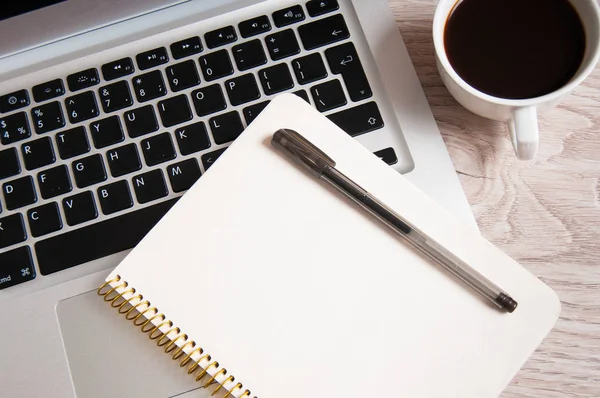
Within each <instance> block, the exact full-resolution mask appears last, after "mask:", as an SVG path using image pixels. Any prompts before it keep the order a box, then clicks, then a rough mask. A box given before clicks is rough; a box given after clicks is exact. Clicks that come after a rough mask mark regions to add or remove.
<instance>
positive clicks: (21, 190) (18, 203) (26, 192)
mask: <svg viewBox="0 0 600 398" xmlns="http://www.w3.org/2000/svg"><path fill="white" fill-rule="evenodd" d="M2 192H3V193H4V203H5V204H6V209H7V210H14V209H18V208H19V207H23V206H27V205H30V204H32V203H35V202H36V201H37V195H36V193H35V187H34V186H33V178H31V177H30V176H26V177H22V178H19V179H17V180H12V181H8V182H5V183H4V184H2Z"/></svg>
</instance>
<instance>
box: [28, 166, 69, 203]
mask: <svg viewBox="0 0 600 398" xmlns="http://www.w3.org/2000/svg"><path fill="white" fill-rule="evenodd" d="M37 180H38V186H39V187H40V193H41V194H42V198H44V199H50V198H53V197H55V196H59V195H62V194H65V193H67V192H71V191H72V190H73V187H72V185H71V177H69V169H68V168H67V166H66V165H60V166H57V167H54V168H52V169H48V170H45V171H41V172H39V173H38V175H37Z"/></svg>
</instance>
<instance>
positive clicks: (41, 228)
mask: <svg viewBox="0 0 600 398" xmlns="http://www.w3.org/2000/svg"><path fill="white" fill-rule="evenodd" d="M27 219H28V220H29V229H30V230H31V235H33V236H34V237H35V238H37V237H38V236H42V235H48V234H49V233H52V232H56V231H58V230H60V229H61V228H62V226H63V224H62V220H61V219H60V213H59V210H58V204H56V202H52V203H48V204H46V205H43V206H40V207H35V208H33V209H30V210H29V211H28V212H27Z"/></svg>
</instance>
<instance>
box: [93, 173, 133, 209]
mask: <svg viewBox="0 0 600 398" xmlns="http://www.w3.org/2000/svg"><path fill="white" fill-rule="evenodd" d="M98 200H99V201H100V207H101V208H102V213H104V214H106V215H109V214H113V213H116V212H119V211H122V210H125V209H128V208H130V207H132V206H133V199H132V198H131V192H130V191H129V186H128V185H127V181H117V182H115V183H112V184H109V185H104V186H102V187H100V188H98Z"/></svg>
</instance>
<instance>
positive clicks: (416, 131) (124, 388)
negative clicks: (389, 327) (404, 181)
mask: <svg viewBox="0 0 600 398" xmlns="http://www.w3.org/2000/svg"><path fill="white" fill-rule="evenodd" d="M9 4H10V5H4V6H3V7H2V8H1V9H0V37H2V40H1V41H0V189H1V193H0V319H2V324H3V327H2V331H1V332H0V336H1V340H0V341H1V344H2V355H1V356H0V367H1V368H2V372H0V385H1V386H2V395H3V396H6V397H11V398H14V397H41V396H43V397H60V398H65V397H103V396H111V397H115V396H134V397H135V396H146V397H151V396H157V397H166V396H186V397H187V396H190V397H191V396H199V397H200V396H205V395H203V394H205V392H204V391H201V390H197V389H195V387H194V384H193V383H192V382H190V384H186V383H188V382H187V381H183V380H180V379H179V374H180V373H185V372H181V370H180V369H179V368H178V367H176V366H172V367H169V369H166V368H160V367H159V366H162V365H163V364H164V362H165V361H164V360H159V361H156V362H157V363H156V364H155V363H154V362H155V361H153V359H152V358H153V355H159V354H158V353H157V351H160V350H157V349H156V347H152V346H151V344H149V343H147V342H146V341H141V342H139V343H140V345H137V344H138V340H139V339H138V336H137V334H134V333H131V330H130V328H126V329H127V330H125V329H123V330H120V329H119V328H121V325H122V324H123V322H122V321H121V320H118V319H116V318H115V315H114V314H113V313H112V312H110V313H105V312H104V307H105V304H104V303H100V302H101V301H102V300H98V298H97V297H96V296H94V294H95V293H94V289H95V288H96V287H97V286H98V285H99V284H100V283H101V281H102V280H103V279H104V277H105V276H106V275H107V274H108V273H109V272H110V270H111V269H112V268H114V267H115V266H116V265H117V264H118V263H119V261H120V260H122V259H123V258H124V256H125V255H126V254H127V252H128V250H130V249H131V248H132V247H134V246H135V245H136V244H137V242H139V241H140V240H141V239H142V238H143V236H144V235H145V234H146V233H147V232H148V231H149V230H150V229H151V228H152V226H153V225H155V223H156V222H157V221H158V220H159V219H160V218H161V217H162V216H163V215H164V214H165V213H166V212H167V211H168V210H169V209H170V208H171V206H173V205H174V203H175V202H176V201H177V199H178V198H179V197H181V196H182V195H184V194H185V192H186V190H187V189H188V188H189V187H190V186H191V185H192V184H193V183H194V182H195V181H196V180H197V179H198V178H201V176H202V174H204V173H205V172H206V171H207V170H208V169H209V168H210V166H211V165H212V164H213V163H214V162H215V161H217V159H218V157H219V156H220V155H221V154H222V153H223V152H224V151H225V150H226V149H227V147H228V146H229V144H231V142H232V141H233V140H235V138H236V137H238V136H239V135H240V134H243V131H244V129H245V128H246V127H247V126H248V125H249V124H250V123H252V121H253V120H254V118H256V116H257V115H258V114H259V113H260V111H261V110H262V109H264V107H265V106H267V105H268V103H269V101H270V100H271V99H272V98H274V97H275V96H277V95H279V94H281V93H288V92H291V93H295V94H296V95H298V96H300V97H301V98H303V99H304V100H306V101H307V102H308V103H310V104H311V105H312V106H314V107H316V108H317V109H318V110H319V111H321V112H322V113H323V114H324V115H325V116H327V117H328V118H330V119H331V120H332V121H333V122H334V123H336V124H338V125H339V126H340V127H341V128H342V129H343V130H345V131H346V132H347V133H348V134H350V135H351V136H353V137H355V139H356V140H357V141H358V142H360V143H361V144H362V145H364V146H365V147H366V148H367V149H368V150H369V151H371V152H373V153H374V154H375V155H376V156H378V157H380V158H381V160H382V161H384V162H386V163H387V164H388V165H389V167H392V168H394V169H395V170H397V171H398V172H399V173H402V174H404V175H405V176H406V177H407V178H408V179H409V180H410V181H411V182H412V183H414V184H415V185H416V186H417V187H419V188H420V189H421V190H423V191H424V192H425V193H427V194H428V195H430V196H431V197H433V198H434V199H435V200H437V201H438V202H439V203H440V204H442V205H443V206H444V207H446V208H447V209H449V210H450V211H452V212H453V213H454V214H456V215H457V216H458V217H460V218H462V219H464V220H466V221H467V222H468V223H470V224H471V225H473V226H474V227H476V225H475V222H474V219H473V215H472V213H471V211H470V209H469V205H468V203H467V201H466V198H465V195H464V193H463V191H462V189H461V186H460V182H459V180H458V178H457V176H456V173H455V172H454V168H453V165H452V163H451V161H450V158H449V156H448V153H447V151H446V148H445V146H444V143H443V141H442V138H441V136H440V133H439V130H438V129H437V127H436V124H435V121H434V119H433V117H432V114H431V111H430V109H429V106H428V104H427V101H426V99H425V96H424V94H423V91H422V89H421V87H420V84H419V81H418V78H417V75H416V73H415V71H414V69H413V66H412V64H411V61H410V58H409V56H408V53H407V51H406V48H405V46H404V44H403V42H402V39H401V37H400V35H399V33H398V31H397V28H396V26H395V21H394V19H393V17H392V15H391V13H390V10H389V8H388V5H387V2H386V1H385V0H300V1H298V0H296V1H293V0H188V1H185V0H127V1H125V0H37V1H29V2H9ZM282 127H285V126H282ZM247 167H252V164H248V165H247ZM399 194H400V195H401V193H399ZM201 227H202V226H199V228H201ZM173 233H174V234H176V233H177V231H173ZM199 255H201V253H199ZM106 311H108V310H106ZM100 321H101V322H100ZM115 333H116V334H115ZM119 333H121V334H119ZM107 336H113V337H112V338H110V337H107ZM114 336H121V337H120V338H115V337H114ZM115 355H120V356H122V357H128V356H130V357H131V358H132V359H131V361H133V362H129V361H122V362H119V364H116V363H115V362H118V361H114V356H115ZM136 358H137V359H136ZM171 368H173V369H171ZM174 368H177V369H174ZM170 372H172V373H170ZM181 377H182V378H183V375H182V376H181ZM186 380H187V379H186ZM98 383H100V385H104V386H111V387H110V388H109V389H107V390H103V389H99V388H98V385H99V384H98ZM196 387H197V386H196Z"/></svg>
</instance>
